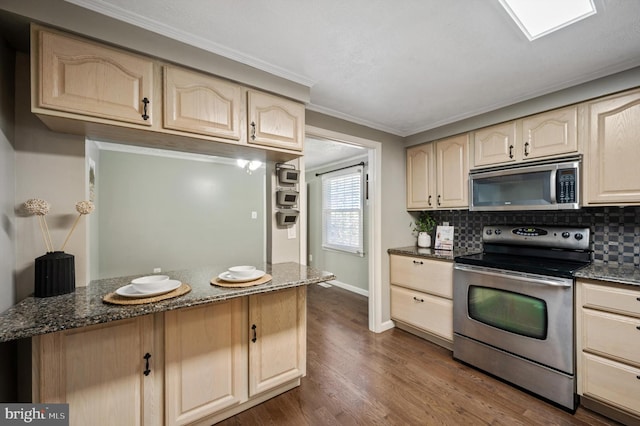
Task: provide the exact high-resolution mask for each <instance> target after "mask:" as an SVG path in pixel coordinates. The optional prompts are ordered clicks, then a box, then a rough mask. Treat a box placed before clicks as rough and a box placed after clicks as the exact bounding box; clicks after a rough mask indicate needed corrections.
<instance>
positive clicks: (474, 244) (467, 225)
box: [430, 206, 640, 267]
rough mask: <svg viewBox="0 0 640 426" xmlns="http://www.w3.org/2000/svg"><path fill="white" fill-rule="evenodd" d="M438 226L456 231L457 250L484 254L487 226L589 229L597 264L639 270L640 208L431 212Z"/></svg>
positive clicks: (594, 258)
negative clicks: (630, 267)
mask: <svg viewBox="0 0 640 426" xmlns="http://www.w3.org/2000/svg"><path fill="white" fill-rule="evenodd" d="M430 213H431V215H432V216H433V218H434V219H435V220H436V222H437V223H438V224H442V222H449V225H452V226H454V227H455V241H456V246H457V247H460V248H463V249H469V250H473V251H481V250H482V237H481V234H482V227H483V226H485V225H547V226H550V225H554V226H576V227H589V228H590V229H591V241H590V245H591V249H592V250H593V260H594V262H599V263H604V264H611V265H616V264H617V265H626V266H631V265H633V266H635V267H640V207H635V206H633V207H583V208H582V209H580V210H576V211H566V212H549V211H542V212H536V211H522V212H520V211H519V212H470V211H468V210H447V211H444V210H443V211H434V212H430Z"/></svg>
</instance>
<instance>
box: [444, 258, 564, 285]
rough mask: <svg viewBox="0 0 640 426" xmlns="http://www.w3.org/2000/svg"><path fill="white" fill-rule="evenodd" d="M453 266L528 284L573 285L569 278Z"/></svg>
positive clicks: (480, 267) (460, 269) (459, 265)
mask: <svg viewBox="0 0 640 426" xmlns="http://www.w3.org/2000/svg"><path fill="white" fill-rule="evenodd" d="M453 268H454V269H457V270H459V271H468V272H474V273H477V274H482V275H491V276H494V277H501V278H505V277H508V278H509V279H511V280H516V281H526V282H527V283H528V284H542V285H548V286H553V287H571V286H572V285H573V280H571V279H567V278H554V277H548V276H543V275H535V274H527V273H525V272H514V271H501V270H496V269H492V268H484V267H482V266H470V265H461V264H459V263H456V264H455V265H454V266H453Z"/></svg>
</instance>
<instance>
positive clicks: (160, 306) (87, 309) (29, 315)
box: [0, 263, 336, 343]
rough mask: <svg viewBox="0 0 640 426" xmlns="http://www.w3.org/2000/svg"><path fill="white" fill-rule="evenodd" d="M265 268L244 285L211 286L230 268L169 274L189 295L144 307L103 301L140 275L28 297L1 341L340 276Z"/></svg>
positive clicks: (0, 318) (1, 317)
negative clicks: (262, 277)
mask: <svg viewBox="0 0 640 426" xmlns="http://www.w3.org/2000/svg"><path fill="white" fill-rule="evenodd" d="M263 269H264V271H265V272H266V273H268V274H271V276H272V280H271V281H269V282H268V283H265V284H261V285H257V286H253V287H243V288H223V287H218V286H213V285H211V283H210V281H211V279H212V278H214V277H217V276H218V275H219V274H220V273H221V272H224V271H225V270H226V268H225V267H215V266H211V267H202V268H194V269H188V270H182V271H171V272H163V274H166V275H169V276H170V277H171V279H176V280H180V281H181V282H183V283H186V284H189V286H191V291H190V292H189V293H187V294H185V295H183V296H179V297H175V298H172V299H166V300H162V301H159V302H155V303H147V304H140V305H112V304H107V303H104V302H103V301H102V298H103V297H104V296H105V295H107V294H108V293H111V292H114V291H115V290H116V289H118V288H119V287H122V286H124V285H127V284H129V283H130V282H131V280H132V279H134V278H137V277H139V276H140V275H134V276H128V277H118V278H107V279H101V280H95V281H91V283H89V285H88V286H86V287H77V288H76V290H75V291H74V292H73V293H69V294H64V295H60V296H53V297H45V298H36V297H28V298H26V299H24V300H22V301H21V302H19V303H17V304H16V305H14V306H12V307H11V308H9V309H7V310H6V311H4V312H3V313H1V314H0V343H1V342H7V341H10V340H16V339H22V338H29V337H33V336H36V335H39V334H45V333H53V332H56V331H61V330H66V329H70V328H77V327H85V326H88V325H93V324H100V323H106V322H109V321H116V320H121V319H126V318H133V317H136V316H140V315H147V314H152V313H158V312H164V311H169V310H173V309H180V308H186V307H189V306H196V305H202V304H206V303H211V302H217V301H222V300H227V299H231V298H234V297H242V296H248V295H251V294H258V293H265V292H269V291H275V290H281V289H285V288H290V287H297V286H301V285H309V284H316V283H320V282H324V281H329V280H332V279H335V278H336V277H335V275H333V274H332V273H330V272H325V271H318V270H315V269H313V268H309V267H307V266H304V265H300V264H298V263H278V264H267V265H264V266H263Z"/></svg>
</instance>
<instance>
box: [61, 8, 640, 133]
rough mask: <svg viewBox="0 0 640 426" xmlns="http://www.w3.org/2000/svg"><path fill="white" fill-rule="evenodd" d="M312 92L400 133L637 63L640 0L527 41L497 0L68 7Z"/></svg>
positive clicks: (342, 111)
mask: <svg viewBox="0 0 640 426" xmlns="http://www.w3.org/2000/svg"><path fill="white" fill-rule="evenodd" d="M67 1H68V2H70V3H74V4H77V5H80V6H82V7H85V8H88V9H92V10H94V11H97V12H99V13H102V14H105V15H108V16H111V17H113V18H116V19H120V20H123V21H126V22H129V23H132V24H134V25H137V26H140V27H143V28H145V29H148V30H150V31H154V32H157V33H161V34H163V35H166V36H169V37H171V38H174V39H177V40H180V41H183V42H186V43H189V44H192V45H194V46H197V47H200V48H203V49H206V50H209V51H212V52H214V53H217V54H220V55H223V56H226V57H229V58H232V59H234V60H236V61H240V62H243V63H245V64H249V65H252V66H254V67H256V68H259V69H262V70H265V71H268V72H271V73H273V74H276V75H278V76H281V77H285V78H287V79H290V80H293V81H296V82H298V83H302V84H305V85H308V86H309V87H311V103H310V105H308V108H309V109H311V110H315V111H319V112H323V113H326V114H329V115H332V116H336V117H340V118H344V119H347V120H350V121H353V122H356V123H360V124H364V125H367V126H369V127H372V128H375V129H379V130H384V131H387V132H390V133H393V134H396V135H399V136H408V135H412V134H415V133H419V132H421V131H424V130H428V129H432V128H435V127H438V126H441V125H444V124H448V123H451V122H455V121H458V120H461V119H464V118H468V117H471V116H474V115H477V114H481V113H483V112H487V111H491V110H494V109H497V108H500V107H503V106H507V105H511V104H513V103H516V102H519V101H523V100H526V99H530V98H533V97H536V96H539V95H542V94H545V93H549V92H553V91H556V90H559V89H562V88H566V87H570V86H573V85H576V84H579V83H582V82H585V81H589V80H592V79H595V78H598V77H602V76H605V75H609V74H612V73H615V72H619V71H623V70H625V69H629V68H632V67H636V66H639V65H640V1H638V0H594V3H595V5H596V8H597V11H598V13H597V14H596V15H594V16H591V17H588V18H586V19H584V20H582V21H580V22H577V23H576V24H574V25H571V26H569V27H566V28H563V29H562V30H560V31H558V32H555V33H552V34H550V35H547V36H544V37H542V38H540V39H537V40H534V41H533V42H531V41H529V40H527V38H526V37H525V35H524V34H522V33H521V32H520V30H519V29H518V27H517V25H516V24H515V22H513V21H512V20H511V18H510V17H509V15H508V14H507V12H506V11H505V10H504V9H503V8H502V7H501V6H500V4H499V2H498V0H457V1H451V0H403V1H397V0H395V1H394V0H322V1H311V0H268V1H264V0H263V1H257V0H216V1H211V0H189V1H186V2H185V1H175V0H135V1H131V0H67Z"/></svg>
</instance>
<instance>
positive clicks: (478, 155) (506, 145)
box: [473, 121, 516, 167]
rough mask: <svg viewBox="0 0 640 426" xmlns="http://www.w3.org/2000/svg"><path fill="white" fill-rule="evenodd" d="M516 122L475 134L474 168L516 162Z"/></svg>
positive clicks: (492, 127)
mask: <svg viewBox="0 0 640 426" xmlns="http://www.w3.org/2000/svg"><path fill="white" fill-rule="evenodd" d="M515 149H516V123H515V121H512V122H509V123H504V124H500V125H497V126H491V127H487V128H485V129H480V130H477V131H475V132H474V133H473V155H474V166H476V167H478V166H486V165H492V164H504V163H511V162H515V161H516V153H515Z"/></svg>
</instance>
